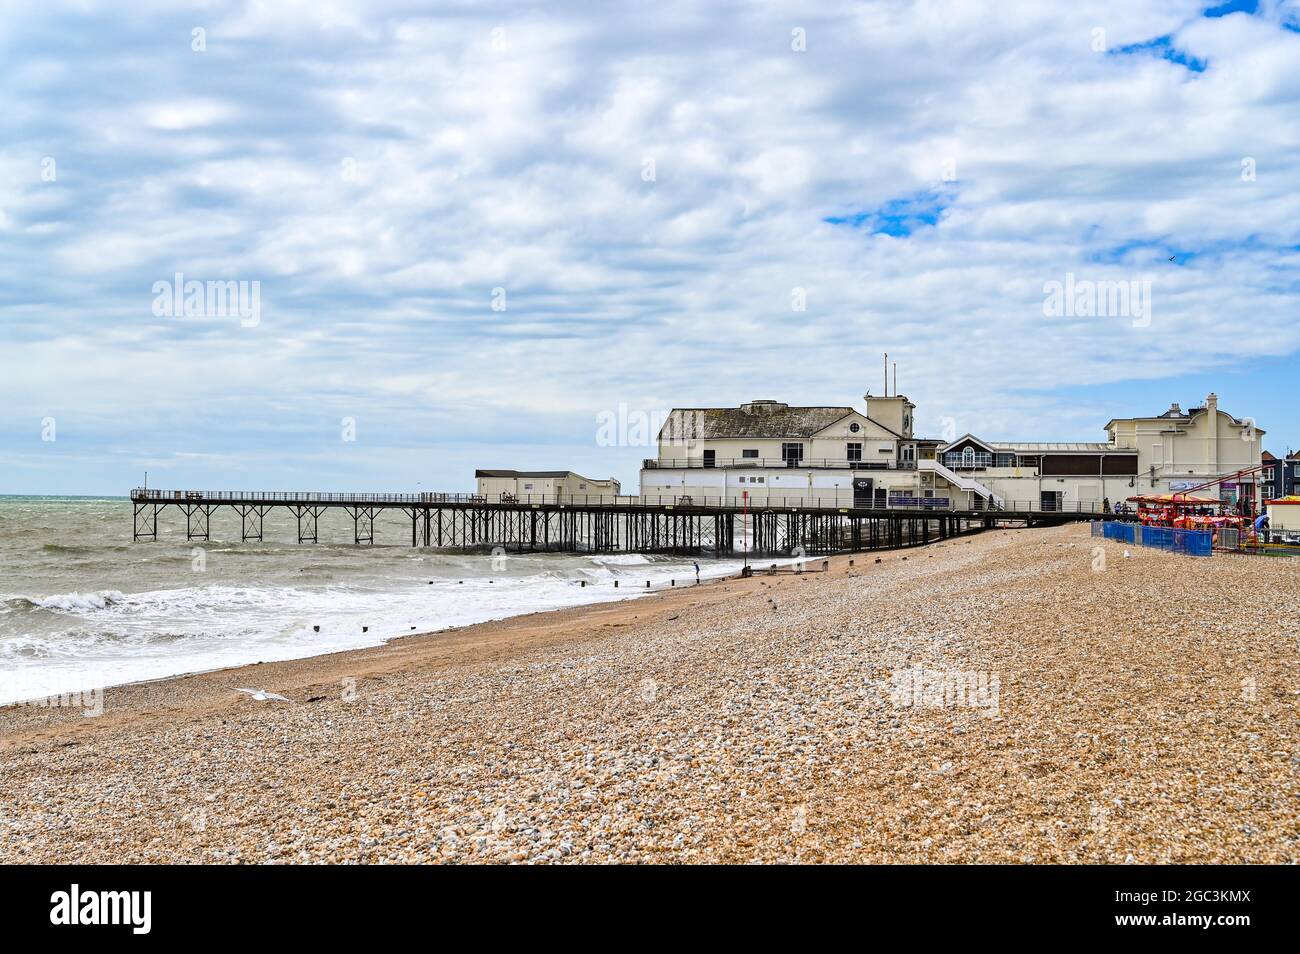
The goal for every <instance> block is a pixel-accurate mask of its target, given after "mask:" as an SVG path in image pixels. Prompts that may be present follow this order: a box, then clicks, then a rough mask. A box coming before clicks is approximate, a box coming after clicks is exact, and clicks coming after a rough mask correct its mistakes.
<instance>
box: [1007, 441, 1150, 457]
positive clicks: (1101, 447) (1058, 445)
mask: <svg viewBox="0 0 1300 954" xmlns="http://www.w3.org/2000/svg"><path fill="white" fill-rule="evenodd" d="M989 443H990V444H991V445H992V446H993V447H994V449H996V450H1000V451H1041V452H1045V453H1046V452H1052V453H1076V454H1136V453H1137V448H1136V447H1115V446H1113V445H1111V444H1107V443H1105V442H1100V441H989Z"/></svg>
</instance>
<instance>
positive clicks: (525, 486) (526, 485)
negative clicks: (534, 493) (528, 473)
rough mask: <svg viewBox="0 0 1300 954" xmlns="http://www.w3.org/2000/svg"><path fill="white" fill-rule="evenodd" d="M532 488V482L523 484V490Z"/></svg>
mask: <svg viewBox="0 0 1300 954" xmlns="http://www.w3.org/2000/svg"><path fill="white" fill-rule="evenodd" d="M532 489H533V485H532V484H524V490H532Z"/></svg>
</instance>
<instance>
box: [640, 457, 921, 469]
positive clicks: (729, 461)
mask: <svg viewBox="0 0 1300 954" xmlns="http://www.w3.org/2000/svg"><path fill="white" fill-rule="evenodd" d="M750 467H753V468H768V469H772V470H780V469H782V468H784V469H787V470H789V469H795V470H797V469H799V468H804V469H809V470H820V469H827V468H829V469H832V470H916V462H915V461H909V460H895V459H893V458H890V459H889V460H871V459H870V458H858V459H851V458H847V457H798V458H795V457H718V458H701V457H692V458H689V459H687V458H683V459H681V460H658V459H656V458H654V457H647V458H645V459H644V460H642V461H641V468H642V469H643V470H736V469H739V468H750Z"/></svg>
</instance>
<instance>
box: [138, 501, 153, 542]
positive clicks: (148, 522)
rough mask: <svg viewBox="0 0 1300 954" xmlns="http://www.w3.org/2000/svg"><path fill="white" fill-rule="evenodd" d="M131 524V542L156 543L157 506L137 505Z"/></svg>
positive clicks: (150, 504)
mask: <svg viewBox="0 0 1300 954" xmlns="http://www.w3.org/2000/svg"><path fill="white" fill-rule="evenodd" d="M132 523H133V528H132V539H133V540H135V541H136V542H139V541H141V540H155V541H156V540H157V539H158V505H157V504H155V503H137V504H136V505H135V515H134V519H133V521H132Z"/></svg>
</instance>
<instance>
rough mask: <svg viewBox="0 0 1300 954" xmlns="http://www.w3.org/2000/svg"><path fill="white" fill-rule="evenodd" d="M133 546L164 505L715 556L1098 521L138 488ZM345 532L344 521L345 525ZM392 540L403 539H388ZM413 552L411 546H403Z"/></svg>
mask: <svg viewBox="0 0 1300 954" xmlns="http://www.w3.org/2000/svg"><path fill="white" fill-rule="evenodd" d="M131 502H132V508H133V511H134V517H133V529H132V538H133V539H134V540H135V541H137V542H140V541H156V540H157V539H158V518H159V515H160V514H162V513H164V512H165V511H166V509H167V508H168V507H174V508H176V510H177V511H179V512H180V513H181V514H183V515H184V519H185V539H186V540H187V541H192V540H202V541H210V540H211V539H212V534H211V527H212V517H213V515H214V514H215V513H216V512H217V511H218V510H220V509H221V508H230V509H231V510H233V511H234V512H235V513H236V514H238V516H239V525H240V539H241V541H243V542H245V543H247V542H262V541H263V523H264V519H265V517H266V515H267V514H268V513H270V512H271V511H272V510H274V509H277V508H283V509H285V510H287V511H288V512H289V513H290V514H291V515H292V516H293V518H294V520H295V522H296V526H297V540H298V543H318V542H319V541H320V529H321V521H322V518H324V517H325V516H326V515H327V514H330V513H331V512H336V511H341V512H342V516H343V517H344V518H345V519H346V520H350V521H351V524H352V541H353V543H354V544H356V545H359V546H364V545H373V544H375V543H376V542H377V541H376V539H375V517H376V515H377V514H379V513H380V512H382V511H398V512H400V513H401V514H402V515H404V517H405V518H407V519H408V520H409V521H410V539H409V544H410V545H411V546H412V547H431V548H449V549H481V548H486V547H501V548H503V549H504V550H506V551H507V552H514V553H529V552H539V553H540V552H561V553H676V554H713V555H716V556H739V555H741V554H748V555H753V556H801V555H802V556H822V555H828V554H832V553H843V552H853V551H862V550H886V549H899V548H903V547H909V546H921V545H924V544H927V543H932V542H934V541H936V540H946V539H949V538H951V537H955V536H959V535H962V534H966V533H971V532H975V531H978V530H982V529H985V528H988V527H993V526H1032V525H1035V524H1040V523H1060V522H1064V521H1068V520H1082V519H1092V518H1095V517H1096V516H1098V513H1096V512H1094V511H1092V510H1082V509H1080V510H1077V511H1055V510H1053V511H1043V510H1031V509H1028V505H1027V504H1026V505H1024V507H1025V509H1020V510H1016V509H1004V510H998V511H986V510H970V511H954V510H938V509H928V508H926V507H925V505H924V503H921V504H919V505H918V506H916V507H912V508H906V509H904V508H891V509H873V508H863V507H852V506H838V505H836V503H834V502H829V501H826V500H821V499H816V498H797V497H791V498H779V499H777V500H775V501H773V500H771V499H769V500H767V501H765V502H764V503H762V504H761V505H759V506H750V505H749V504H748V503H747V502H746V501H745V500H743V499H737V498H735V497H715V498H691V497H655V496H618V497H611V496H597V495H590V496H587V495H559V496H556V495H547V496H545V497H542V496H538V497H528V496H524V497H515V496H513V495H510V494H501V495H499V496H498V497H496V498H494V499H488V498H487V497H485V496H483V495H480V494H455V493H415V494H400V493H399V494H375V493H316V492H307V491H205V490H154V489H145V488H136V489H135V490H132V491H131ZM345 526H346V524H345ZM392 542H393V543H396V542H398V541H392ZM400 542H401V543H403V544H405V543H407V542H408V541H407V540H406V539H403V540H401V541H400Z"/></svg>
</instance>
